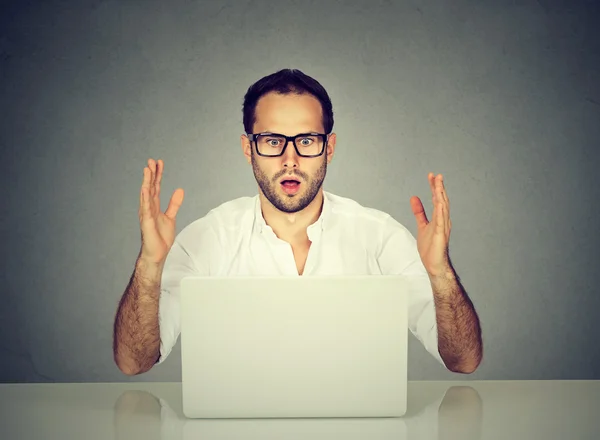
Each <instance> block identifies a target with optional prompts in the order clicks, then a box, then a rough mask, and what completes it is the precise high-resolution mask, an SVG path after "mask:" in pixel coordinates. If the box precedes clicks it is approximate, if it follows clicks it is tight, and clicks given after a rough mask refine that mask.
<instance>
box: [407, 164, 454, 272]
mask: <svg viewBox="0 0 600 440" xmlns="http://www.w3.org/2000/svg"><path fill="white" fill-rule="evenodd" d="M427 179H428V180H429V186H430V188H431V194H432V197H433V216H432V219H431V222H430V221H428V220H427V215H426V214H425V209H423V204H422V203H421V200H420V199H419V198H418V197H416V196H413V197H411V198H410V205H411V208H412V211H413V214H414V215H415V219H416V220H417V229H418V232H417V249H418V251H419V255H420V257H421V261H422V262H423V265H424V266H425V269H426V270H427V273H428V274H429V275H430V276H434V277H435V276H443V275H445V274H447V273H448V272H451V270H452V269H451V265H450V258H449V256H448V244H449V242H450V230H451V229H452V220H450V202H449V201H448V196H447V195H446V191H445V189H444V181H443V179H444V178H443V176H442V175H441V174H438V175H437V176H436V175H434V174H433V173H429V174H428V175H427Z"/></svg>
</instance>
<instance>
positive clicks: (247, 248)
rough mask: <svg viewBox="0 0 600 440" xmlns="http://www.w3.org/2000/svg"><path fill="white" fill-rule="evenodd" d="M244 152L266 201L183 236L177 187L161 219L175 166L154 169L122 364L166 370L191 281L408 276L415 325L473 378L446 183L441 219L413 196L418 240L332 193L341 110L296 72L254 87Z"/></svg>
mask: <svg viewBox="0 0 600 440" xmlns="http://www.w3.org/2000/svg"><path fill="white" fill-rule="evenodd" d="M243 120H244V129H245V132H246V133H245V134H243V135H242V136H241V145H242V151H243V153H244V155H245V157H246V159H247V161H248V163H249V164H251V165H252V170H253V172H254V176H255V178H256V181H257V183H258V190H259V191H258V195H257V196H255V197H241V198H238V199H235V200H232V201H229V202H226V203H224V204H222V205H221V206H219V207H217V208H215V209H213V210H212V211H210V212H209V213H208V214H207V215H206V216H205V217H203V218H200V219H198V220H196V221H194V222H192V223H191V224H190V225H188V226H187V227H185V228H184V229H183V230H182V231H181V232H180V233H179V234H178V235H177V237H175V217H176V214H177V211H178V210H179V207H180V206H181V204H182V202H183V190H182V189H181V188H179V189H177V190H176V191H175V192H174V194H173V196H172V197H171V200H170V202H169V206H168V208H167V210H166V211H165V212H164V213H162V212H160V200H159V196H160V183H161V178H162V174H163V169H164V164H163V162H162V161H161V160H158V162H155V161H154V160H153V159H149V160H148V167H146V168H144V180H143V184H142V188H141V194H140V211H139V219H140V227H141V233H142V247H141V250H140V253H139V255H138V258H137V260H136V265H135V270H134V273H133V275H132V277H131V280H130V282H129V285H128V286H127V288H126V290H125V292H124V294H123V296H122V298H121V301H120V303H119V307H118V310H117V314H116V317H115V327H114V347H113V348H114V358H115V362H116V364H117V365H118V367H119V368H120V369H121V371H123V372H124V373H125V374H129V375H132V374H140V373H143V372H146V371H148V370H149V369H150V368H152V366H153V365H155V364H156V363H162V362H163V361H164V360H165V359H166V357H167V356H168V354H169V353H170V351H171V349H172V348H173V346H174V345H175V342H176V340H177V338H178V336H179V333H180V325H179V313H180V309H179V283H180V281H181V279H182V278H183V277H184V276H187V275H204V276H242V275H243V276H249V275H250V276H253V275H295V276H301V275H306V276H311V275H392V274H394V275H400V274H401V275H403V276H405V277H406V278H407V279H409V280H410V283H409V285H410V286H411V287H410V291H409V292H407V294H408V295H409V311H408V317H409V328H410V330H411V332H412V333H413V334H414V335H415V336H416V337H417V339H418V340H419V341H420V342H421V343H422V344H423V346H424V347H425V348H426V350H428V351H429V352H430V353H431V354H432V355H433V356H434V357H435V358H436V359H437V360H438V361H439V362H440V363H441V364H442V365H444V366H445V367H446V368H447V369H449V370H450V371H453V372H458V373H471V372H473V371H475V369H476V368H477V366H478V365H479V363H480V362H481V358H482V343H481V330H480V326H479V320H478V317H477V314H476V312H475V310H474V307H473V305H472V303H471V301H470V300H469V298H468V296H467V294H466V292H465V291H464V289H463V287H462V285H461V284H460V280H459V277H458V275H457V274H456V272H455V271H454V269H453V267H452V265H451V263H450V258H449V254H448V242H449V238H450V230H451V226H452V224H451V221H450V210H449V202H448V196H447V195H446V192H445V190H444V185H443V180H442V179H443V178H442V176H441V175H438V176H435V175H433V174H432V173H429V175H428V180H429V184H430V187H431V192H432V197H433V206H434V212H433V216H432V220H431V221H428V219H427V217H426V214H425V212H424V209H423V205H422V203H421V200H420V199H419V198H418V197H412V198H411V199H410V205H411V208H412V211H413V214H414V215H415V219H416V222H417V227H418V234H417V239H416V241H415V239H414V237H413V236H412V235H411V234H410V232H409V231H408V230H407V229H406V228H405V227H404V226H402V225H401V224H400V223H398V222H397V221H396V220H394V219H393V218H392V217H391V216H390V215H388V214H386V213H383V212H381V211H378V210H375V209H370V208H365V207H363V206H361V205H359V204H358V203H356V202H354V201H352V200H350V199H347V198H344V197H340V196H337V195H334V194H331V193H329V192H326V191H324V190H323V181H324V179H325V175H326V171H327V165H328V164H329V163H330V162H331V160H332V159H333V154H334V151H335V144H336V135H335V133H332V128H333V111H332V105H331V101H330V99H329V96H328V94H327V92H326V91H325V89H324V88H323V87H322V86H321V84H320V83H319V82H317V81H316V80H314V79H313V78H311V77H309V76H307V75H305V74H304V73H302V72H301V71H299V70H289V69H284V70H281V71H279V72H276V73H274V74H272V75H269V76H266V77H264V78H262V79H261V80H259V81H258V82H257V83H255V84H254V85H252V86H251V87H250V88H249V89H248V91H247V93H246V95H245V97H244V106H243Z"/></svg>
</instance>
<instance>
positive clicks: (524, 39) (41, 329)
mask: <svg viewBox="0 0 600 440" xmlns="http://www.w3.org/2000/svg"><path fill="white" fill-rule="evenodd" d="M3 5H4V6H2V13H1V14H0V15H1V17H2V18H1V22H0V24H1V26H0V56H1V70H0V74H1V83H0V102H1V103H2V105H1V106H0V107H1V110H0V111H1V112H2V113H1V117H0V142H1V144H0V145H1V150H2V173H0V178H1V179H2V183H1V184H2V205H1V206H2V215H1V216H0V218H1V219H0V222H1V223H0V224H1V225H2V228H1V229H2V231H1V234H2V235H1V237H0V239H1V243H2V252H1V255H2V270H1V275H2V283H1V292H2V298H1V302H0V304H1V305H0V381H3V382H13V381H18V382H21V381H22V382H40V381H41V382H44V381H59V382H79V381H99V382H104V381H109V382H112V381H124V380H131V381H178V380H180V378H181V370H180V368H181V363H180V351H179V343H178V344H177V347H176V349H175V350H174V352H173V353H172V354H171V355H170V357H169V359H168V360H167V361H166V362H165V364H164V365H161V366H159V367H157V368H155V369H153V370H152V371H151V372H149V373H147V374H145V375H142V376H139V377H135V378H128V377H126V376H124V375H122V374H121V373H120V372H119V371H118V369H117V368H116V366H115V365H114V364H113V360H112V353H111V338H112V324H113V317H114V313H115V310H116V306H117V303H118V301H119V298H120V296H121V294H122V292H123V290H124V288H125V286H126V285H127V282H128V280H129V277H130V275H131V273H132V270H133V264H134V261H135V257H136V256H137V253H138V251H139V246H140V233H139V223H138V219H137V210H138V203H139V189H140V185H141V181H142V169H143V167H144V166H145V164H146V160H147V159H148V158H149V157H153V158H161V159H163V160H164V161H165V165H166V168H165V175H164V180H163V189H162V194H163V196H162V203H163V209H166V206H167V202H168V198H169V197H170V196H171V194H172V192H173V191H174V190H175V189H176V188H177V187H182V188H184V189H185V191H186V198H185V200H184V204H183V206H182V208H181V210H180V213H179V215H178V224H177V231H178V232H179V231H180V230H181V229H182V228H183V227H184V226H186V225H187V224H189V223H190V222H192V221H193V220H195V219H196V218H198V217H201V216H203V215H205V214H206V213H207V212H208V211H209V210H210V209H211V208H213V207H215V206H217V205H218V204H220V203H222V202H225V201H227V200H230V199H232V198H235V197H239V196H244V195H254V194H255V193H256V191H257V189H256V183H255V180H254V177H253V175H252V171H251V168H250V166H248V164H247V163H246V162H245V160H244V158H243V156H242V153H241V149H240V144H239V136H240V134H241V133H242V131H243V127H242V113H241V106H242V98H243V95H244V93H245V92H246V89H247V88H248V87H249V86H250V84H252V83H253V82H254V81H256V80H258V79H259V78H261V77H262V76H264V75H267V74H270V73H272V72H274V71H276V70H279V69H281V68H285V67H293V68H298V69H301V70H303V71H304V72H305V73H307V74H309V75H311V76H313V77H315V78H316V79H317V80H319V81H320V82H321V83H322V84H323V85H324V87H325V88H326V89H327V90H328V92H329V93H330V95H331V98H332V101H333V105H334V113H335V126H334V131H335V132H336V133H337V134H338V148H337V151H336V156H335V157H334V161H333V162H332V164H331V166H330V168H329V173H328V176H327V179H326V185H325V188H326V189H327V190H328V191H331V192H334V193H336V194H339V195H343V196H346V197H350V198H353V199H355V200H357V201H358V202H360V203H361V204H363V205H366V206H370V207H374V208H377V209H381V210H383V211H386V212H389V213H390V214H392V215H393V216H394V217H395V218H396V219H398V220H399V221H400V222H401V223H403V224H404V225H405V226H407V227H408V228H409V229H410V230H411V232H413V234H415V233H416V226H415V221H414V218H413V215H412V212H411V209H410V204H409V198H410V196H412V195H418V196H420V197H422V199H424V202H425V204H426V208H427V209H428V212H431V199H430V191H429V187H428V184H427V179H426V176H427V172H429V171H433V172H435V173H443V174H444V175H445V177H446V185H447V188H448V194H449V197H450V203H451V216H452V221H453V231H452V235H451V242H450V245H451V249H450V252H451V258H452V259H453V262H454V265H455V267H456V270H457V272H458V274H459V275H460V276H461V278H462V281H463V284H464V285H465V287H466V289H467V291H468V293H469V295H470V297H471V299H472V300H473V302H474V304H475V307H476V309H477V311H478V313H479V316H480V319H481V322H482V326H483V332H484V343H485V347H484V349H485V359H484V361H483V363H482V364H481V366H480V368H479V370H478V371H477V372H476V373H475V374H473V375H470V376H461V375H456V374H452V373H449V372H445V371H444V370H443V369H442V368H441V367H440V366H438V365H437V364H436V362H435V360H434V359H433V358H431V356H429V355H428V354H427V353H426V352H425V350H424V349H423V348H422V346H421V345H420V344H419V343H418V341H416V340H415V339H413V338H412V336H411V339H410V346H409V357H410V360H409V379H411V380H429V379H465V378H472V379H600V349H599V348H598V347H600V345H599V344H598V341H597V337H598V334H599V333H600V332H599V331H598V326H597V322H598V321H597V319H596V316H597V314H598V310H600V299H599V298H600V295H599V292H598V289H597V284H598V276H597V273H598V272H597V271H598V268H599V264H598V263H599V257H598V245H599V240H598V236H599V234H598V220H597V219H598V216H599V214H600V210H599V208H598V206H599V203H598V200H599V199H600V197H599V196H600V191H599V189H598V166H599V165H600V160H599V154H598V146H599V145H598V144H599V141H600V118H599V117H600V86H599V80H598V79H599V78H600V51H599V48H600V47H599V46H600V38H599V37H600V35H599V33H600V32H599V30H598V29H599V21H598V17H599V14H598V2H595V1H589V2H583V1H579V2H577V1H575V2H574V1H550V0H539V1H533V0H523V1H485V2H484V1H467V0H459V1H452V2H448V1H432V0H424V1H416V0H415V1H374V0H370V1H347V2H342V1H291V0H280V1H267V0H250V1H239V2H232V1H229V2H222V1H212V2H205V1H203V2H199V1H198V2H192V1H172V2H164V1H159V0H152V1H79V2H75V1H71V2H68V1H44V2H32V1H20V2H12V3H3Z"/></svg>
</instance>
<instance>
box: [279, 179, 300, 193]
mask: <svg viewBox="0 0 600 440" xmlns="http://www.w3.org/2000/svg"><path fill="white" fill-rule="evenodd" d="M281 187H282V188H283V190H284V191H285V192H286V193H288V194H293V193H295V192H296V191H298V188H299V187H300V181H299V180H296V179H294V178H290V179H284V180H282V181H281Z"/></svg>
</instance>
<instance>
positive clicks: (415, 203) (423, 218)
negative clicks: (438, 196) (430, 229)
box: [410, 196, 429, 228]
mask: <svg viewBox="0 0 600 440" xmlns="http://www.w3.org/2000/svg"><path fill="white" fill-rule="evenodd" d="M410 207H411V208H412V212H413V214H414V216H415V219H416V220H417V227H418V228H422V227H423V226H427V225H428V224H429V221H428V220H427V215H426V214H425V209H424V208H423V203H421V199H419V198H418V197H417V196H413V197H411V198H410Z"/></svg>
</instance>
